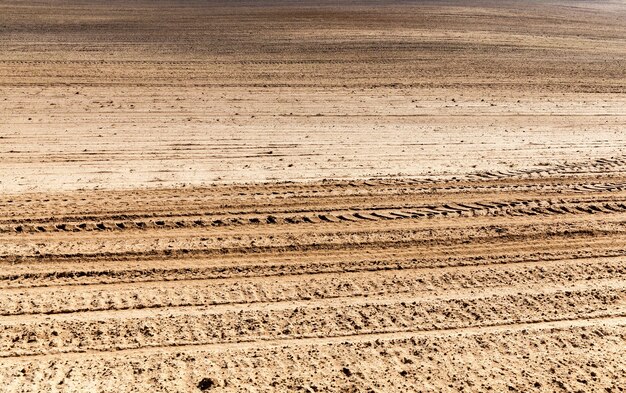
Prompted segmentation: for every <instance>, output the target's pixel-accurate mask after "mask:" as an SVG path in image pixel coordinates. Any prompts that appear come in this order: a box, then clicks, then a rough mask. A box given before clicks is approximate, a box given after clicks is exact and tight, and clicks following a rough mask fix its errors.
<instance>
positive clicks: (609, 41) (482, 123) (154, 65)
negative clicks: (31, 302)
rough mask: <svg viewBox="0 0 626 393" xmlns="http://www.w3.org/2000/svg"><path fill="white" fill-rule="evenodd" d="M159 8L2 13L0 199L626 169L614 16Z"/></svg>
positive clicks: (612, 11)
mask: <svg viewBox="0 0 626 393" xmlns="http://www.w3.org/2000/svg"><path fill="white" fill-rule="evenodd" d="M174 4H178V6H174V5H172V4H168V3H166V2H148V3H140V2H130V3H128V4H127V3H124V4H121V3H120V4H111V5H102V4H99V3H97V2H86V3H78V2H70V3H62V4H56V3H55V4H54V6H50V5H48V4H47V3H35V2H24V1H19V2H17V1H9V2H3V3H2V5H0V15H2V17H1V19H0V21H1V23H2V25H1V26H0V32H2V34H0V48H2V49H1V50H0V116H2V121H1V122H0V190H2V191H3V192H5V193H13V192H27V191H54V190H60V189H62V190H74V189H93V188H108V189H120V188H136V187H172V186H180V185H183V184H185V185H187V186H189V185H206V184H211V183H215V182H224V183H229V182H259V181H276V180H279V181H287V180H316V179H323V178H370V177H375V176H376V177H379V176H383V177H387V176H395V177H407V176H408V177H417V178H426V177H438V178H441V177H448V178H451V177H454V176H462V175H464V174H467V173H470V172H475V171H480V170H509V169H520V168H522V169H524V168H529V167H535V168H536V167H539V166H541V165H542V164H545V163H547V162H548V163H549V162H563V161H572V160H573V161H577V160H582V159H586V158H603V157H604V158H609V157H617V156H620V155H623V154H625V153H626V151H625V150H626V138H625V137H624V131H623V130H624V127H625V125H626V111H625V108H626V98H625V94H626V22H624V20H625V15H626V6H624V5H623V3H619V2H616V3H615V4H612V3H594V4H593V5H585V4H583V3H579V2H571V3H563V4H550V5H546V4H542V3H538V2H537V3H536V2H531V3H529V4H526V3H524V2H511V3H506V2H495V3H489V2H472V5H465V6H464V5H463V3H459V4H454V3H440V2H426V3H422V4H417V5H416V4H412V3H410V2H409V3H406V4H403V5H396V6H389V5H387V6H381V5H376V4H375V3H354V4H351V5H350V3H349V2H345V3H344V4H348V5H345V6H342V7H337V6H329V5H326V6H316V7H314V6H312V5H307V3H302V4H301V5H300V6H286V5H285V4H281V3H280V2H278V3H268V2H264V3H263V4H265V5H264V6H258V5H257V6H253V7H250V6H246V5H245V4H239V5H229V6H227V5H224V4H221V3H215V2H209V3H208V4H207V3H206V2H197V3H193V2H180V3H174ZM226 4H228V3H226ZM231 4H237V3H232V2H231ZM268 4H270V5H268ZM271 4H274V5H273V6H272V5H271ZM372 4H373V5H372ZM165 15H167V17H165ZM555 21H556V22H555ZM557 22H558V23H557Z"/></svg>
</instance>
